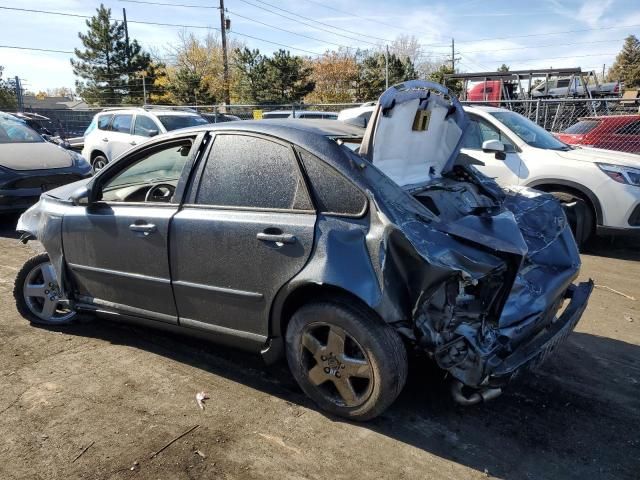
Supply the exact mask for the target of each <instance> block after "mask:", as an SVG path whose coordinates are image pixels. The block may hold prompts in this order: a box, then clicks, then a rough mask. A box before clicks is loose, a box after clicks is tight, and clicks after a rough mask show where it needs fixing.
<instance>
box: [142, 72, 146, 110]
mask: <svg viewBox="0 0 640 480" xmlns="http://www.w3.org/2000/svg"><path fill="white" fill-rule="evenodd" d="M146 76H147V75H146V74H145V73H144V72H142V104H143V105H146V104H147V82H145V80H144V79H145V77H146Z"/></svg>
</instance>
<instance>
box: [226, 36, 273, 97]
mask: <svg viewBox="0 0 640 480" xmlns="http://www.w3.org/2000/svg"><path fill="white" fill-rule="evenodd" d="M233 67H234V69H235V70H236V73H237V76H238V81H237V84H236V86H235V92H233V96H234V97H237V98H238V99H239V101H240V103H261V102H263V101H264V100H265V98H266V96H267V64H266V59H265V57H264V55H262V54H261V53H260V50H258V49H255V50H249V49H248V48H247V47H244V48H242V49H240V48H237V49H236V50H235V51H234V55H233Z"/></svg>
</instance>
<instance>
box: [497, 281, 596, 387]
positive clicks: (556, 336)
mask: <svg viewBox="0 0 640 480" xmlns="http://www.w3.org/2000/svg"><path fill="white" fill-rule="evenodd" d="M592 291H593V281H592V280H589V281H588V282H583V283H580V284H579V285H571V286H570V287H569V288H568V289H567V291H566V293H565V296H564V298H566V299H570V303H569V305H567V307H566V308H565V310H564V312H563V313H562V314H561V315H560V316H559V317H558V318H557V319H556V321H555V322H553V323H552V324H551V325H550V326H549V327H547V328H546V329H545V330H543V331H542V332H540V333H539V334H538V335H536V336H535V337H534V338H532V339H531V340H530V341H528V342H527V343H525V344H523V345H520V346H519V348H517V349H516V350H515V351H514V352H513V353H512V354H511V355H509V356H508V357H506V358H499V357H494V358H492V359H490V360H489V365H491V367H492V368H491V372H490V375H489V385H490V386H494V387H496V386H502V385H504V384H505V383H507V382H508V381H509V380H510V379H511V378H513V377H514V375H516V374H517V373H518V372H520V371H522V370H526V369H535V368H536V367H538V366H539V365H541V364H542V363H543V362H544V361H545V360H546V359H547V358H548V357H549V355H550V354H551V353H552V352H553V351H554V350H555V348H556V347H557V346H558V345H559V344H561V343H562V342H563V341H564V340H565V339H566V338H567V337H568V336H569V334H570V333H571V332H572V331H573V329H574V328H575V326H576V325H577V323H578V321H579V320H580V318H581V317H582V314H583V312H584V310H585V308H586V307H587V303H588V301H589V296H590V295H591V292H592Z"/></svg>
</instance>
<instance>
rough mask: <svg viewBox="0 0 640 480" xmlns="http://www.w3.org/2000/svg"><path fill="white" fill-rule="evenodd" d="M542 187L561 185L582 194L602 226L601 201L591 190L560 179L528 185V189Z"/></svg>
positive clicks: (543, 179) (534, 182) (548, 179)
mask: <svg viewBox="0 0 640 480" xmlns="http://www.w3.org/2000/svg"><path fill="white" fill-rule="evenodd" d="M540 185H560V186H564V187H571V188H573V189H574V190H577V191H578V192H580V193H582V194H583V195H584V196H585V197H587V198H588V199H589V201H590V202H591V204H592V205H593V208H594V209H595V211H596V223H597V224H598V225H602V222H603V219H602V206H601V205H600V200H598V197H597V196H596V194H595V193H593V192H592V191H591V190H590V189H589V188H587V187H585V186H584V185H581V184H580V183H576V182H572V181H571V180H563V179H560V178H539V179H537V180H534V181H533V182H529V183H527V184H526V185H525V186H526V187H531V188H536V187H538V186H540Z"/></svg>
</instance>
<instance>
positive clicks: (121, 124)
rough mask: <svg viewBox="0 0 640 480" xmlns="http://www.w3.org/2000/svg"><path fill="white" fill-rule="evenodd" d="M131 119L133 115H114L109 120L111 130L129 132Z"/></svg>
mask: <svg viewBox="0 0 640 480" xmlns="http://www.w3.org/2000/svg"><path fill="white" fill-rule="evenodd" d="M132 119H133V115H114V116H113V122H111V130H112V131H113V132H120V133H130V132H131V120H132Z"/></svg>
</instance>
